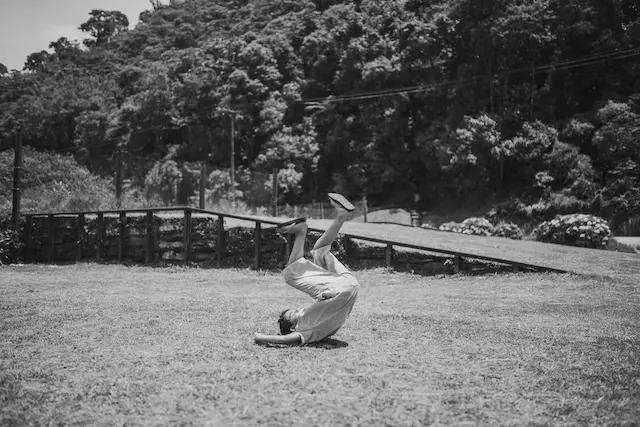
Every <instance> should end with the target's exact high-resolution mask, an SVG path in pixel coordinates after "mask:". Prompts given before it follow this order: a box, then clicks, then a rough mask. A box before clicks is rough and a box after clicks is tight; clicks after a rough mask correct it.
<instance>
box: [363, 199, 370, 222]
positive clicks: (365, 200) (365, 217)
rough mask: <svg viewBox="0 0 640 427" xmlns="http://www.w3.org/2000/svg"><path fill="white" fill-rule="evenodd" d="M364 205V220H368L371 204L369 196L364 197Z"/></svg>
mask: <svg viewBox="0 0 640 427" xmlns="http://www.w3.org/2000/svg"><path fill="white" fill-rule="evenodd" d="M362 205H363V208H364V222H367V214H368V213H369V206H368V204H367V196H364V197H363V198H362Z"/></svg>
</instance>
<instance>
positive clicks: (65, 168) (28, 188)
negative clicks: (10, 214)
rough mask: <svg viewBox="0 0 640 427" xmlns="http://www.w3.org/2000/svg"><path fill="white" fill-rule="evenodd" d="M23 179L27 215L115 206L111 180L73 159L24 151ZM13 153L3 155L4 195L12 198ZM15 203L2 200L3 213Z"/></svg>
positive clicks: (0, 186)
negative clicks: (29, 213)
mask: <svg viewBox="0 0 640 427" xmlns="http://www.w3.org/2000/svg"><path fill="white" fill-rule="evenodd" d="M23 155H24V159H23V169H22V175H21V184H22V185H21V187H22V191H21V206H22V211H23V212H28V211H31V212H51V211H58V212H60V211H80V210H97V209H108V208H112V207H114V206H115V191H114V190H113V185H112V183H111V182H110V181H109V180H106V179H104V178H101V177H99V176H96V175H93V174H92V173H91V172H89V170H88V169H86V168H85V167H83V166H80V165H78V163H77V162H76V161H75V159H74V158H73V156H70V155H61V154H56V153H51V152H40V151H36V150H34V149H32V148H30V147H24V152H23ZM12 170H13V150H7V151H3V152H0V194H7V195H10V194H11V188H12V187H13V175H12ZM10 203H11V201H10V200H9V199H8V198H2V197H0V211H2V212H4V211H7V210H8V209H10V208H9V207H8V205H9V204H10Z"/></svg>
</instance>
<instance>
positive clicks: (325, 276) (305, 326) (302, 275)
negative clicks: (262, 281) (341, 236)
mask: <svg viewBox="0 0 640 427" xmlns="http://www.w3.org/2000/svg"><path fill="white" fill-rule="evenodd" d="M329 199H330V201H331V204H332V205H333V207H334V208H335V210H336V212H337V217H336V219H335V220H334V221H333V223H332V224H331V225H330V226H329V228H327V230H326V231H325V232H324V233H323V234H322V236H320V238H319V239H318V240H317V241H316V243H315V245H314V246H313V250H312V251H311V255H312V256H313V262H311V261H309V260H307V259H306V258H304V244H305V241H306V236H307V223H306V219H304V218H298V219H296V220H293V221H289V222H287V223H284V224H280V225H279V226H278V227H277V228H278V229H280V230H282V232H283V233H286V234H293V235H294V236H295V241H294V243H293V248H292V250H291V255H290V256H289V261H288V263H287V267H286V268H285V269H284V271H283V272H282V273H283V275H284V279H285V281H286V282H287V284H288V285H291V286H293V287H294V288H296V289H298V290H300V291H302V292H304V293H306V294H308V295H309V296H311V297H312V298H314V299H315V300H316V302H315V303H314V304H312V305H311V306H310V307H308V308H306V309H297V310H294V309H288V310H284V311H283V312H282V313H281V314H280V318H279V319H278V324H279V326H280V332H281V334H282V335H265V334H260V333H257V334H256V336H255V340H256V342H257V343H272V344H291V345H297V344H302V345H304V344H309V343H312V342H316V341H320V340H323V339H324V338H327V337H330V336H331V335H333V334H335V333H336V332H337V331H338V329H340V328H341V327H342V325H343V324H344V322H345V321H346V320H347V317H348V316H349V314H350V313H351V310H352V309H353V305H354V304H355V302H356V297H357V296H358V290H359V289H360V284H359V283H358V281H357V280H356V278H355V277H354V276H353V274H351V272H350V271H349V270H348V269H347V268H346V267H345V266H344V265H343V264H342V263H341V262H340V261H338V259H337V258H336V257H335V256H334V255H333V254H332V253H331V243H333V241H334V240H335V239H336V237H337V236H338V233H339V231H340V228H341V227H342V224H344V222H345V221H346V220H347V219H348V217H349V215H350V212H352V211H353V210H354V207H353V205H352V204H351V203H350V202H349V201H348V200H347V199H346V198H345V197H344V196H342V195H340V194H337V193H329Z"/></svg>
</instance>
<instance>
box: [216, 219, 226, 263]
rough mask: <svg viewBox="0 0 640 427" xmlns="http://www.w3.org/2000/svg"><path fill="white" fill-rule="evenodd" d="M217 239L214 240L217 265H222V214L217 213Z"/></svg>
mask: <svg viewBox="0 0 640 427" xmlns="http://www.w3.org/2000/svg"><path fill="white" fill-rule="evenodd" d="M217 227H218V239H217V241H216V256H217V266H218V268H220V267H221V266H222V251H224V216H222V215H218V226H217Z"/></svg>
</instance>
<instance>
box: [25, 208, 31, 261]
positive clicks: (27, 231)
mask: <svg viewBox="0 0 640 427" xmlns="http://www.w3.org/2000/svg"><path fill="white" fill-rule="evenodd" d="M32 227H33V217H32V216H31V215H27V217H26V222H25V224H24V262H25V264H27V263H28V262H29V261H31V229H32Z"/></svg>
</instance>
